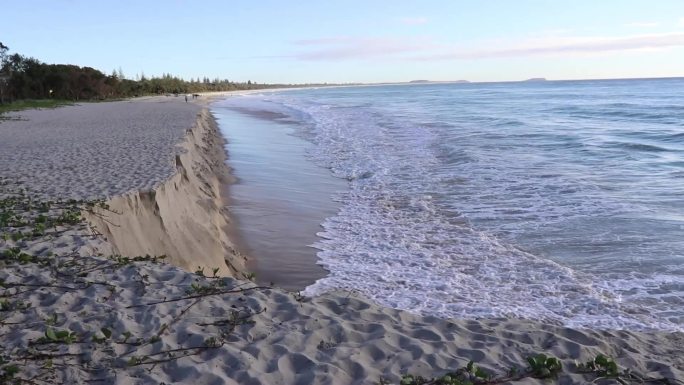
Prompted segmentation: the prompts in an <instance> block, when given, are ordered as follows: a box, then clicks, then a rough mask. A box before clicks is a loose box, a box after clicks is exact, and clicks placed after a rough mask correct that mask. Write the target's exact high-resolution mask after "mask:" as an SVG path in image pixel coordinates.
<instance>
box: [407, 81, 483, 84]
mask: <svg viewBox="0 0 684 385" xmlns="http://www.w3.org/2000/svg"><path fill="white" fill-rule="evenodd" d="M409 83H414V84H415V83H470V82H469V81H467V80H438V81H434V80H411V81H410V82H409Z"/></svg>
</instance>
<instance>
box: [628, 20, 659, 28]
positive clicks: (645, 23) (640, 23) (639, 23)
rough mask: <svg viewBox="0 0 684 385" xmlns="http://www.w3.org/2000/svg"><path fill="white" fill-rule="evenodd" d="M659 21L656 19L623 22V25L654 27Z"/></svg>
mask: <svg viewBox="0 0 684 385" xmlns="http://www.w3.org/2000/svg"><path fill="white" fill-rule="evenodd" d="M659 25H660V23H658V22H657V21H635V22H633V23H627V24H625V27H634V28H655V27H658V26H659Z"/></svg>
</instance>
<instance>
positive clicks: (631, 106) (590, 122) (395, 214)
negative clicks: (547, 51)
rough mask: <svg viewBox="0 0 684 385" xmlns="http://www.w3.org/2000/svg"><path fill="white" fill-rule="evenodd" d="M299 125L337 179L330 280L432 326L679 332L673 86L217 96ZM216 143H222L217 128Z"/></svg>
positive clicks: (313, 158)
mask: <svg viewBox="0 0 684 385" xmlns="http://www.w3.org/2000/svg"><path fill="white" fill-rule="evenodd" d="M226 102H227V103H229V104H230V105H231V106H233V107H235V108H242V109H249V110H252V111H270V112H276V113H279V114H283V115H285V116H287V117H288V119H290V120H292V121H294V122H297V125H296V128H295V129H294V131H293V132H292V133H291V135H293V136H296V137H297V138H299V139H303V140H305V141H307V142H308V143H309V144H310V146H308V147H307V148H306V158H307V159H308V161H310V162H311V163H312V164H316V165H318V166H322V167H325V168H326V169H327V170H329V173H330V174H331V175H333V176H335V177H337V178H339V179H341V180H346V181H347V189H346V190H345V191H342V192H338V193H334V194H333V199H334V200H335V201H336V202H337V203H338V204H339V210H338V211H337V212H336V213H334V214H333V215H325V216H321V225H322V230H321V231H320V233H319V234H318V236H319V238H318V239H317V240H316V241H315V242H314V243H313V244H312V245H313V246H314V247H315V248H316V249H317V250H318V252H317V257H318V263H319V264H320V265H321V266H323V267H324V268H325V269H326V270H327V271H328V274H327V276H325V277H323V278H320V279H318V280H317V281H316V282H315V283H313V284H312V285H310V286H308V287H307V288H306V290H305V293H306V294H309V295H316V294H319V293H322V292H325V291H328V290H334V289H340V288H342V289H353V290H358V291H359V292H361V293H363V294H364V295H366V296H368V297H371V298H373V299H375V300H376V301H378V302H380V303H382V304H384V305H388V306H393V307H397V308H403V309H408V310H412V311H416V312H420V313H424V314H433V315H438V316H443V317H465V318H474V317H499V316H506V317H521V318H530V319H543V320H547V321H553V322H560V323H563V324H566V325H569V326H575V327H593V328H601V327H606V328H627V329H664V330H684V264H683V262H684V236H683V235H684V194H683V192H684V80H682V79H659V80H611V81H572V82H541V83H489V84H434V85H433V84H426V85H401V86H374V87H349V88H325V89H312V90H294V91H283V92H276V93H263V94H257V95H250V96H245V97H241V98H234V99H231V100H229V101H226ZM228 136H229V137H230V133H228Z"/></svg>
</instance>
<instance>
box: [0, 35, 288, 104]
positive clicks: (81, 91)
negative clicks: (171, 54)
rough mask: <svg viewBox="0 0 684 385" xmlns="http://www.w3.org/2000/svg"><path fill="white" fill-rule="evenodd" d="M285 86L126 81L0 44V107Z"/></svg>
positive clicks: (114, 73) (119, 76)
mask: <svg viewBox="0 0 684 385" xmlns="http://www.w3.org/2000/svg"><path fill="white" fill-rule="evenodd" d="M283 86H285V85H277V84H257V83H255V82H252V81H248V82H246V83H245V82H232V81H229V80H227V79H218V78H217V79H213V80H212V79H209V78H207V77H204V78H202V79H199V78H197V79H191V80H189V81H188V80H184V79H182V78H179V77H176V76H172V75H170V74H164V75H162V76H161V77H149V78H148V77H145V75H142V76H138V78H137V79H135V80H133V79H126V78H125V77H124V75H123V72H122V71H121V70H119V71H112V73H111V74H110V75H107V74H104V73H102V72H101V71H99V70H96V69H94V68H91V67H79V66H76V65H70V64H46V63H43V62H41V61H40V60H38V59H35V58H32V57H26V56H23V55H21V54H18V53H13V54H10V53H9V47H7V46H6V45H4V44H3V43H2V42H0V103H6V102H12V101H16V100H22V99H48V98H52V99H64V100H104V99H114V98H125V97H133V96H141V95H151V94H183V93H197V92H211V91H235V90H251V89H261V88H276V87H283Z"/></svg>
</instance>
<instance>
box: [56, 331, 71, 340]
mask: <svg viewBox="0 0 684 385" xmlns="http://www.w3.org/2000/svg"><path fill="white" fill-rule="evenodd" d="M55 336H56V337H57V338H56V339H58V340H63V339H65V338H68V337H69V332H68V331H66V330H60V331H58V332H55Z"/></svg>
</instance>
